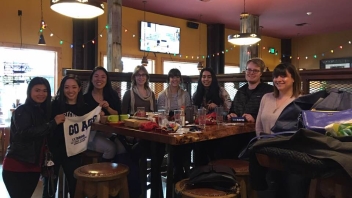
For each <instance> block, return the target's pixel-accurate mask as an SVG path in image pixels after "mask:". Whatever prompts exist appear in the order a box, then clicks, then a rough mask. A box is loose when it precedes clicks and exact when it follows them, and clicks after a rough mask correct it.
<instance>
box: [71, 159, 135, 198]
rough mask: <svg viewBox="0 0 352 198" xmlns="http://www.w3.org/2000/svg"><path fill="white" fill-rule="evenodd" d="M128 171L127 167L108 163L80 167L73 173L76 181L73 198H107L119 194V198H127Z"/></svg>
mask: <svg viewBox="0 0 352 198" xmlns="http://www.w3.org/2000/svg"><path fill="white" fill-rule="evenodd" d="M128 171H129V168H128V166H126V165H123V164H117V163H110V162H104V163H95V164H88V165H85V166H81V167H79V168H77V169H76V170H75V172H74V176H75V178H76V179H77V185H76V192H75V196H74V197H75V198H84V197H97V198H107V197H109V196H113V197H114V196H116V195H118V194H119V197H120V198H128V197H129V193H128V184H127V174H128Z"/></svg>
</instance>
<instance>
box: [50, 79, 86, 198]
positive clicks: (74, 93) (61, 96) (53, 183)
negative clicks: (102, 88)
mask: <svg viewBox="0 0 352 198" xmlns="http://www.w3.org/2000/svg"><path fill="white" fill-rule="evenodd" d="M90 110H91V109H90V108H89V106H88V105H87V104H86V103H84V101H83V93H82V89H81V81H80V80H79V79H78V77H77V76H75V75H68V76H65V77H64V78H63V79H62V80H61V83H60V87H59V89H58V91H57V93H56V96H55V99H54V100H53V101H52V113H51V114H52V117H55V116H57V115H65V116H66V117H76V116H83V115H85V114H87V113H89V112H90ZM48 146H49V150H50V152H51V153H52V154H53V162H54V178H53V179H52V178H49V177H44V180H43V198H52V197H55V193H56V188H57V181H58V177H59V170H60V168H61V167H62V169H63V171H64V173H65V177H66V181H67V183H68V190H69V193H70V196H71V197H74V195H75V190H76V183H77V181H76V179H75V178H74V176H73V172H74V171H75V170H76V169H77V168H78V167H80V166H81V157H80V156H79V155H73V156H70V157H68V156H67V152H66V143H65V136H64V127H63V124H59V125H58V127H57V128H56V130H55V132H54V133H53V134H52V135H51V136H50V137H49V138H48Z"/></svg>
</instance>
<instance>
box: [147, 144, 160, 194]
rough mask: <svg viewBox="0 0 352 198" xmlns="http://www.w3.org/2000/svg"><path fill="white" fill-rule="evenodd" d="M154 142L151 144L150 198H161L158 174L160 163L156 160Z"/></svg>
mask: <svg viewBox="0 0 352 198" xmlns="http://www.w3.org/2000/svg"><path fill="white" fill-rule="evenodd" d="M156 144H157V143H156V142H151V153H152V156H151V168H152V171H151V180H152V183H151V196H150V197H153V198H154V197H155V198H157V197H163V195H162V194H160V191H161V174H160V163H161V162H159V159H158V155H157V153H158V151H157V146H156Z"/></svg>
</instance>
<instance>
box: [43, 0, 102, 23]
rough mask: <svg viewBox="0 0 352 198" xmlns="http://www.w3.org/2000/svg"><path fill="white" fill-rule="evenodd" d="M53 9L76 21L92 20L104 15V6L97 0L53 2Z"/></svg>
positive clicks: (58, 0)
mask: <svg viewBox="0 0 352 198" xmlns="http://www.w3.org/2000/svg"><path fill="white" fill-rule="evenodd" d="M50 2H51V3H50V4H51V6H50V7H51V9H52V10H54V11H55V12H58V13H60V14H62V15H65V16H68V17H71V18H76V19H90V18H95V17H97V16H100V15H102V14H103V13H104V4H103V3H102V2H100V1H97V0H51V1H50Z"/></svg>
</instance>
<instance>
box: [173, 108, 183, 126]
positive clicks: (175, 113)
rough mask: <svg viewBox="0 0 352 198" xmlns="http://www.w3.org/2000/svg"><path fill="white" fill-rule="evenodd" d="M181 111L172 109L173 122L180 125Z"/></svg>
mask: <svg viewBox="0 0 352 198" xmlns="http://www.w3.org/2000/svg"><path fill="white" fill-rule="evenodd" d="M181 113H182V110H174V119H175V122H176V123H178V124H180V125H181V126H182V120H181Z"/></svg>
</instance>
